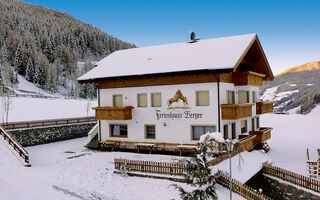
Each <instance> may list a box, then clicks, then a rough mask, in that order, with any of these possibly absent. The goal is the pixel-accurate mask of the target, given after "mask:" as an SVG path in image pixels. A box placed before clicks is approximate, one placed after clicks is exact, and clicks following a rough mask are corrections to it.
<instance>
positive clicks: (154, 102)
mask: <svg viewBox="0 0 320 200" xmlns="http://www.w3.org/2000/svg"><path fill="white" fill-rule="evenodd" d="M151 106H152V107H161V106H162V101H161V93H160V92H158V93H151Z"/></svg>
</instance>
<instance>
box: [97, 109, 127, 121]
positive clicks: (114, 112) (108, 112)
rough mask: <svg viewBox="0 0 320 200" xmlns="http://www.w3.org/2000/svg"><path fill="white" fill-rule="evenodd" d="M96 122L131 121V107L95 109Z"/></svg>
mask: <svg viewBox="0 0 320 200" xmlns="http://www.w3.org/2000/svg"><path fill="white" fill-rule="evenodd" d="M92 109H94V110H95V111H96V120H131V119H132V109H133V107H132V106H127V107H95V108H92Z"/></svg>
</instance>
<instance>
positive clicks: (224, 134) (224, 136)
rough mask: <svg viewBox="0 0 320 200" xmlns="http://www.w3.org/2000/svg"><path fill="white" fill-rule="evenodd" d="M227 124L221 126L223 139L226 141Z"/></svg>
mask: <svg viewBox="0 0 320 200" xmlns="http://www.w3.org/2000/svg"><path fill="white" fill-rule="evenodd" d="M228 132H229V131H228V124H225V125H223V138H224V139H227V138H229V137H228Z"/></svg>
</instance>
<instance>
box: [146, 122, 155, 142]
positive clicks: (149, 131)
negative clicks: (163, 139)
mask: <svg viewBox="0 0 320 200" xmlns="http://www.w3.org/2000/svg"><path fill="white" fill-rule="evenodd" d="M145 131H146V138H148V139H155V138H156V126H155V125H146V126H145Z"/></svg>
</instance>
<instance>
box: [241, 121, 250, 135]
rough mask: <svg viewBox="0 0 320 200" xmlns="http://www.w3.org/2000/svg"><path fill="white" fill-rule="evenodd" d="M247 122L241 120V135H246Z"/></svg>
mask: <svg viewBox="0 0 320 200" xmlns="http://www.w3.org/2000/svg"><path fill="white" fill-rule="evenodd" d="M247 127H248V124H247V120H241V133H246V132H247V131H248V128H247Z"/></svg>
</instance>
